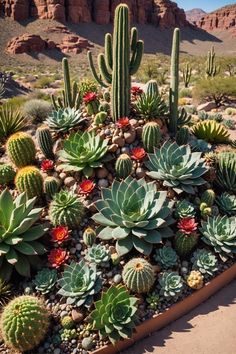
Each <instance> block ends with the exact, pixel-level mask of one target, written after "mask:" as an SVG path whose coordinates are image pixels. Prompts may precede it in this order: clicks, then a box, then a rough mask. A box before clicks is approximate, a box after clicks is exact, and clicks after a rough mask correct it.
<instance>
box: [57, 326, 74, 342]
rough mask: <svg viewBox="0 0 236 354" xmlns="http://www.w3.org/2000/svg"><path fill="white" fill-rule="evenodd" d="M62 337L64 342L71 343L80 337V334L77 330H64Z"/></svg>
mask: <svg viewBox="0 0 236 354" xmlns="http://www.w3.org/2000/svg"><path fill="white" fill-rule="evenodd" d="M60 336H61V339H62V340H63V341H70V340H71V339H75V338H77V337H78V332H77V331H76V329H75V328H72V329H71V328H64V329H62V330H61V333H60Z"/></svg>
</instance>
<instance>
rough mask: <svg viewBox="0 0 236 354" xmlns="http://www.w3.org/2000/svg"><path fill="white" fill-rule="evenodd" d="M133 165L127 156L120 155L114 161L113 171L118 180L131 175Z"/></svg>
mask: <svg viewBox="0 0 236 354" xmlns="http://www.w3.org/2000/svg"><path fill="white" fill-rule="evenodd" d="M132 169H133V163H132V160H131V158H130V156H129V155H127V154H121V155H120V156H119V157H118V159H117V160H116V164H115V170H116V176H117V177H118V178H123V179H125V178H126V177H128V176H129V175H130V174H131V173H132Z"/></svg>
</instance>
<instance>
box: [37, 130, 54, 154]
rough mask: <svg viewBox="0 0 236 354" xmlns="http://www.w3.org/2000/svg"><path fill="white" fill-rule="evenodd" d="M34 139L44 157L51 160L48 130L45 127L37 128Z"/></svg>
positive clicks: (51, 141)
mask: <svg viewBox="0 0 236 354" xmlns="http://www.w3.org/2000/svg"><path fill="white" fill-rule="evenodd" d="M36 139H37V142H38V145H39V148H40V150H41V151H42V153H43V154H44V156H45V157H46V158H47V159H49V160H53V159H54V153H53V140H52V135H51V133H50V130H49V128H48V127H47V126H41V127H39V128H38V129H37V131H36Z"/></svg>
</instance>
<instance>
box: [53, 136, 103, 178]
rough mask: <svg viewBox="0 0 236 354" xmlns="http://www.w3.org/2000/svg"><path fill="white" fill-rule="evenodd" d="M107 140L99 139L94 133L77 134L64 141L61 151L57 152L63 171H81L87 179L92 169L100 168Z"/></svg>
mask: <svg viewBox="0 0 236 354" xmlns="http://www.w3.org/2000/svg"><path fill="white" fill-rule="evenodd" d="M107 144H108V141H107V140H103V139H101V137H100V136H99V135H95V132H94V131H92V132H84V133H81V132H77V133H75V134H71V135H70V136H69V138H68V139H67V140H65V141H64V146H63V150H61V151H60V152H59V156H60V160H61V161H62V162H63V164H62V165H61V167H62V168H63V169H64V170H65V171H83V173H84V175H85V176H86V177H87V178H88V177H90V176H91V175H92V173H93V169H94V168H96V167H101V165H102V163H101V158H102V157H103V156H104V155H105V154H106V152H107Z"/></svg>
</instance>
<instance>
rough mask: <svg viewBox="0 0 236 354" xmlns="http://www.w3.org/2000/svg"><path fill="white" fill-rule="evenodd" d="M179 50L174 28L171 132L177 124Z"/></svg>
mask: <svg viewBox="0 0 236 354" xmlns="http://www.w3.org/2000/svg"><path fill="white" fill-rule="evenodd" d="M179 50H180V30H179V28H175V30H174V35H173V42H172V53H171V82H170V94H169V100H170V122H169V129H170V132H171V133H172V134H174V135H175V134H176V132H177V124H178V115H179V112H178V100H179Z"/></svg>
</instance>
